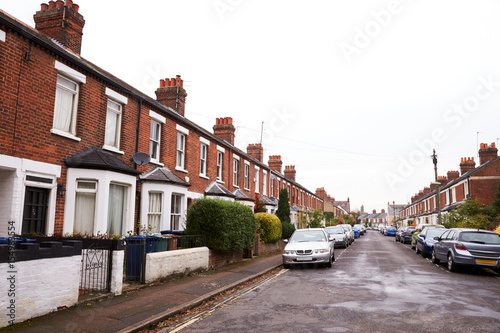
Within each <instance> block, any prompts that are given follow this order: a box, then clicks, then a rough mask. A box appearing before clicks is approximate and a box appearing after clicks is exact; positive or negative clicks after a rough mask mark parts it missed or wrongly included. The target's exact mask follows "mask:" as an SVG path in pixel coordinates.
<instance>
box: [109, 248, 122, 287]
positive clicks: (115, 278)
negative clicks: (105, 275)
mask: <svg viewBox="0 0 500 333" xmlns="http://www.w3.org/2000/svg"><path fill="white" fill-rule="evenodd" d="M124 258H125V251H113V258H112V270H111V281H110V284H109V291H110V292H111V293H113V294H115V296H117V295H121V294H122V290H123V260H124Z"/></svg>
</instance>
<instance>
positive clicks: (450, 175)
mask: <svg viewBox="0 0 500 333" xmlns="http://www.w3.org/2000/svg"><path fill="white" fill-rule="evenodd" d="M446 175H447V177H448V183H450V182H452V181H453V180H455V179H457V178H458V177H460V174H459V173H458V171H448V173H447V174H446Z"/></svg>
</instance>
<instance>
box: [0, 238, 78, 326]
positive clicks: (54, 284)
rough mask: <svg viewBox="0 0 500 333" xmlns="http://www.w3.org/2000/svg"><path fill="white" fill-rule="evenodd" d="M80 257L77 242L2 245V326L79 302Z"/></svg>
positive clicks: (0, 247) (0, 300)
mask: <svg viewBox="0 0 500 333" xmlns="http://www.w3.org/2000/svg"><path fill="white" fill-rule="evenodd" d="M81 260H82V244H81V242H78V241H64V242H43V243H40V244H35V243H20V244H16V245H15V246H14V245H0V272H2V276H1V277H0V279H1V280H2V281H5V282H7V283H4V282H2V283H1V284H0V286H1V287H0V308H1V309H3V311H2V313H1V315H0V327H5V326H8V325H9V324H14V323H19V322H22V321H25V320H28V319H30V318H33V317H38V316H42V315H44V314H47V313H50V312H53V311H57V310H58V309H60V308H64V307H70V306H73V305H76V304H77V302H78V286H79V282H80V270H81Z"/></svg>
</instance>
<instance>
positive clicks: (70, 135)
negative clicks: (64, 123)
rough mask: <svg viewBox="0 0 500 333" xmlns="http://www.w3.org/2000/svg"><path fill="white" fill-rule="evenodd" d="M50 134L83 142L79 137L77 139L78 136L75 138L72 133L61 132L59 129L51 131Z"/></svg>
mask: <svg viewBox="0 0 500 333" xmlns="http://www.w3.org/2000/svg"><path fill="white" fill-rule="evenodd" d="M50 133H52V134H55V135H59V136H62V137H65V138H67V139H71V140H75V141H81V140H82V139H80V138H79V137H76V136H74V135H73V134H71V133H68V132H64V131H61V130H59V129H57V128H53V129H51V130H50Z"/></svg>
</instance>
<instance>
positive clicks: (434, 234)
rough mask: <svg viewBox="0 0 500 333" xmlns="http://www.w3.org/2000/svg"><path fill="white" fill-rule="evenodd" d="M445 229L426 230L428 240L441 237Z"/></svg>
mask: <svg viewBox="0 0 500 333" xmlns="http://www.w3.org/2000/svg"><path fill="white" fill-rule="evenodd" d="M445 231H446V229H444V228H439V229H429V230H427V237H429V238H434V237H439V236H441V235H442V234H443V233H444V232H445Z"/></svg>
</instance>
